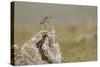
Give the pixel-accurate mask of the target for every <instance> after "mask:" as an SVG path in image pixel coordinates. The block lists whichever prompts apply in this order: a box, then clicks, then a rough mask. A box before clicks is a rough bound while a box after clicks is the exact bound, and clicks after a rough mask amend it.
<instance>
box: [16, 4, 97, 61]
mask: <svg viewBox="0 0 100 67" xmlns="http://www.w3.org/2000/svg"><path fill="white" fill-rule="evenodd" d="M45 16H53V19H52V20H51V22H52V23H53V24H54V25H55V30H56V35H57V39H58V41H59V44H60V47H61V52H62V56H63V61H62V62H81V61H91V60H96V59H97V7H96V6H81V5H80V6H79V5H62V4H60V5H59V4H47V3H45V4H42V3H31V2H15V16H14V18H15V20H14V42H15V43H16V44H18V45H19V46H22V44H24V42H25V41H27V40H29V39H31V38H32V37H33V36H34V35H35V34H37V32H39V31H40V30H42V27H41V25H40V22H41V20H42V19H43V18H44V17H45Z"/></svg>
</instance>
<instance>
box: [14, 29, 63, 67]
mask: <svg viewBox="0 0 100 67" xmlns="http://www.w3.org/2000/svg"><path fill="white" fill-rule="evenodd" d="M44 32H46V34H47V37H46V38H45V40H44V41H43V42H44V43H43V44H42V46H41V48H38V47H37V45H36V44H37V43H38V42H39V41H40V40H42V39H43V37H42V35H43V34H44ZM42 33H43V34H42ZM55 33H56V32H55V31H54V30H50V31H46V30H42V31H40V32H39V33H37V34H36V35H35V36H34V37H32V38H31V39H30V40H28V41H26V42H25V43H24V44H23V46H22V47H21V48H20V49H18V51H17V49H16V51H15V65H29V64H30V65H31V64H47V63H60V62H61V60H62V58H61V51H60V47H59V43H58V41H57V37H56V35H55ZM15 48H16V47H15ZM40 49H41V50H40ZM42 55H43V56H42ZM43 57H44V58H43Z"/></svg>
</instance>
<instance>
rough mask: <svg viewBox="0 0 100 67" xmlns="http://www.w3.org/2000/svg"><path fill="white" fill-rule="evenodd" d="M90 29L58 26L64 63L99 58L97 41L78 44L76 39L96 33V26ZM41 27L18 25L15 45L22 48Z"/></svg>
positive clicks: (58, 36)
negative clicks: (83, 34) (84, 34)
mask: <svg viewBox="0 0 100 67" xmlns="http://www.w3.org/2000/svg"><path fill="white" fill-rule="evenodd" d="M88 27H89V28H87V27H85V26H83V25H81V24H78V25H68V24H56V25H55V29H56V35H57V39H58V41H59V43H60V47H61V52H62V56H63V61H62V62H75V61H77V62H78V61H91V60H96V59H97V58H96V57H97V56H96V55H97V51H96V49H97V43H96V39H95V38H94V39H91V40H89V41H87V42H86V41H83V40H82V41H79V42H76V41H75V40H76V37H77V36H78V34H82V33H89V34H91V33H93V32H95V33H96V24H94V25H93V26H91V25H89V26H88ZM40 30H42V29H41V27H40V26H39V25H38V24H36V25H33V26H32V25H24V26H21V25H16V26H15V32H14V37H15V43H17V44H19V46H21V45H22V44H23V43H24V42H25V41H27V40H29V39H30V38H31V37H33V36H34V35H35V34H36V33H37V32H39V31H40Z"/></svg>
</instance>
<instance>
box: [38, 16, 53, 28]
mask: <svg viewBox="0 0 100 67" xmlns="http://www.w3.org/2000/svg"><path fill="white" fill-rule="evenodd" d="M51 18H52V16H49V17H47V16H46V17H45V18H44V19H43V20H42V21H41V22H40V24H41V25H43V27H44V29H45V30H47V29H48V26H49V23H50V19H51Z"/></svg>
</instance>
